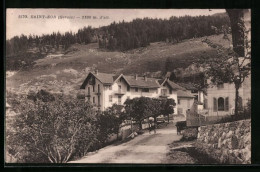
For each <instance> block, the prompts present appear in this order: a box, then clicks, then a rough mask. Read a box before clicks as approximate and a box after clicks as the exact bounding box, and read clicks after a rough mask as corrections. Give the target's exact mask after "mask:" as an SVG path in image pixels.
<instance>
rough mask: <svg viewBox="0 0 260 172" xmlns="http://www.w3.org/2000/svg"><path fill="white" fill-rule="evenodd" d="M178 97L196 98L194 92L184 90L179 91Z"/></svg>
mask: <svg viewBox="0 0 260 172" xmlns="http://www.w3.org/2000/svg"><path fill="white" fill-rule="evenodd" d="M177 97H183V98H194V96H193V95H192V94H190V93H189V92H186V91H183V90H178V91H177Z"/></svg>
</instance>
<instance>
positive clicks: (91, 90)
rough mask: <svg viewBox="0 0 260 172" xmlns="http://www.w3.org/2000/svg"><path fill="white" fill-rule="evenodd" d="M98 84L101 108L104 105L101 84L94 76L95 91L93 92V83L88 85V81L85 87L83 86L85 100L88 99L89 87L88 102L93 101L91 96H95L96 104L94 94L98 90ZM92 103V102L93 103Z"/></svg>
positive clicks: (96, 97)
mask: <svg viewBox="0 0 260 172" xmlns="http://www.w3.org/2000/svg"><path fill="white" fill-rule="evenodd" d="M98 85H99V86H100V93H101V94H100V106H101V107H100V109H101V110H103V106H104V102H103V96H104V92H103V89H104V88H103V84H102V83H101V82H100V81H99V80H98V79H96V78H95V85H94V87H95V92H93V85H89V83H87V85H86V87H85V101H88V97H87V95H88V87H89V88H90V102H91V103H93V97H95V105H98V95H97V94H96V93H97V92H98ZM93 104H94V103H93Z"/></svg>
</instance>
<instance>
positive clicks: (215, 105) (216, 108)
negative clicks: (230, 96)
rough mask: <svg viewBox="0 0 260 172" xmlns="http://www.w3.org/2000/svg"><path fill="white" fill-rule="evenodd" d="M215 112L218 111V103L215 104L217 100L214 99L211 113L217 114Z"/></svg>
mask: <svg viewBox="0 0 260 172" xmlns="http://www.w3.org/2000/svg"><path fill="white" fill-rule="evenodd" d="M217 110H218V102H217V99H216V98H215V97H214V98H213V111H214V112H217Z"/></svg>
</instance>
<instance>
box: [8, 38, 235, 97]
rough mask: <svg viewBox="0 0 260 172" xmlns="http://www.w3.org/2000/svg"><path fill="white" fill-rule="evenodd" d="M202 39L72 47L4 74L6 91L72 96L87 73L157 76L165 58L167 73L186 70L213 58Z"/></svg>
mask: <svg viewBox="0 0 260 172" xmlns="http://www.w3.org/2000/svg"><path fill="white" fill-rule="evenodd" d="M229 38H230V35H229ZM204 39H205V37H202V38H195V39H190V40H184V41H182V42H180V43H177V44H171V43H165V42H155V43H151V44H150V45H149V46H147V47H145V48H137V49H133V50H130V51H126V52H119V51H114V52H112V51H108V50H105V49H99V48H98V44H97V43H91V44H87V45H81V44H74V45H72V46H71V47H70V48H69V49H68V50H67V51H66V52H65V53H64V54H53V55H48V56H46V57H44V58H40V59H37V58H36V60H35V64H34V66H33V67H31V68H27V69H26V70H20V71H7V74H8V75H7V78H6V89H7V90H13V91H15V92H17V93H26V92H28V91H29V90H38V89H46V90H49V91H51V92H63V93H65V94H72V95H76V93H77V91H78V90H79V87H80V85H81V83H82V82H83V80H84V79H85V77H86V75H87V73H88V71H89V70H94V69H98V70H99V71H100V72H107V73H124V74H135V73H137V74H139V75H143V74H147V75H149V76H152V77H161V76H162V75H163V73H164V72H165V65H166V64H165V62H166V60H167V59H168V60H169V59H170V61H171V65H170V69H169V70H174V69H176V68H187V67H188V66H189V65H190V64H192V63H193V62H194V61H195V59H197V58H198V57H200V56H201V55H203V54H207V55H208V56H214V55H215V54H216V51H215V49H213V48H211V47H209V46H208V45H207V44H206V43H203V42H202V40H204ZM207 39H209V40H211V41H212V42H214V43H215V44H220V45H222V46H224V47H229V45H230V41H229V40H223V35H222V34H220V35H216V36H210V37H207ZM7 61H8V59H7Z"/></svg>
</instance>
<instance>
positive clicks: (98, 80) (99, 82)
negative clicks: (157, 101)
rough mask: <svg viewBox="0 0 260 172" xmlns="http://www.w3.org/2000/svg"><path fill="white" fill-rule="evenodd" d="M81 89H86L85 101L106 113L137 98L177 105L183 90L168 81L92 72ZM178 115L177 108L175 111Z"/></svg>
mask: <svg viewBox="0 0 260 172" xmlns="http://www.w3.org/2000/svg"><path fill="white" fill-rule="evenodd" d="M80 89H85V99H86V101H90V102H91V103H93V104H94V105H96V106H97V107H98V109H99V110H101V111H104V110H105V109H106V108H108V107H111V106H112V105H113V104H118V105H122V104H123V103H124V102H125V101H126V99H133V98H135V97H141V96H144V97H150V98H172V99H174V100H175V102H176V104H177V91H178V90H180V89H183V88H182V87H180V86H179V85H177V84H175V83H174V82H172V81H170V80H169V79H168V78H166V79H156V78H148V77H146V76H143V77H138V76H137V75H135V76H126V75H123V74H121V75H115V74H107V73H100V72H98V71H95V72H90V73H89V74H88V75H87V77H86V79H85V80H84V82H83V84H82V85H81V87H80ZM174 113H175V114H176V113H177V107H175V109H174Z"/></svg>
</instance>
